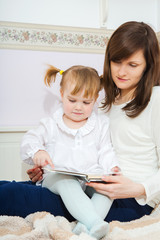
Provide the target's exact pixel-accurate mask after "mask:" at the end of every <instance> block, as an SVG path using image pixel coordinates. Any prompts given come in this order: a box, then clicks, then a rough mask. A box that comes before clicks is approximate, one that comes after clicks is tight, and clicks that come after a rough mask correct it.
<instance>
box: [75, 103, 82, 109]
mask: <svg viewBox="0 0 160 240" xmlns="http://www.w3.org/2000/svg"><path fill="white" fill-rule="evenodd" d="M81 108H82V104H81V103H79V102H77V103H76V109H78V110H80V109H81Z"/></svg>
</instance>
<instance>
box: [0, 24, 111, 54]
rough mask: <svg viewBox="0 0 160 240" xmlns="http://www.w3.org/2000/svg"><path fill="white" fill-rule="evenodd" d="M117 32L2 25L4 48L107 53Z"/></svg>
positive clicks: (47, 26) (0, 30) (0, 27)
mask: <svg viewBox="0 0 160 240" xmlns="http://www.w3.org/2000/svg"><path fill="white" fill-rule="evenodd" d="M112 33H113V30H106V29H94V28H77V27H76V28H75V27H62V26H52V25H39V24H27V23H15V22H0V48H5V49H26V50H39V51H67V52H68V51H69V52H86V53H88V52H89V53H104V51H105V47H106V44H107V42H108V39H109V37H110V36H111V34H112Z"/></svg>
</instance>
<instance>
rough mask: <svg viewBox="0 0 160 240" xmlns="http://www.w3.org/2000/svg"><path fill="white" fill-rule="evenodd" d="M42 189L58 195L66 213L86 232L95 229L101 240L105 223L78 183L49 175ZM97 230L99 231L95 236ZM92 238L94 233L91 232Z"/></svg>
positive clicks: (59, 175) (75, 180)
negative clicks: (81, 225)
mask: <svg viewBox="0 0 160 240" xmlns="http://www.w3.org/2000/svg"><path fill="white" fill-rule="evenodd" d="M43 187H47V188H49V189H50V190H51V191H52V192H54V193H58V194H60V196H61V198H62V200H63V202H64V204H65V206H66V207H67V209H68V211H69V212H70V213H71V214H72V216H74V218H76V219H77V220H78V221H79V222H81V223H83V224H84V225H85V226H86V227H87V229H88V230H90V229H91V230H92V229H93V228H95V227H96V235H95V236H96V237H97V238H101V237H103V236H104V235H105V234H106V233H107V223H106V222H104V221H103V220H102V218H101V217H100V216H99V215H98V214H97V213H96V211H95V208H94V206H93V203H92V202H91V200H90V198H89V197H88V196H87V195H86V194H85V193H84V191H83V190H82V188H81V186H80V183H79V181H78V180H77V179H76V178H75V177H72V176H67V175H62V174H56V173H55V174H49V175H48V176H47V177H46V178H45V179H44V182H43ZM97 228H98V230H99V229H100V231H99V232H98V235H97ZM91 234H92V236H94V232H93V231H92V233H91Z"/></svg>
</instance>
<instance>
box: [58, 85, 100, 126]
mask: <svg viewBox="0 0 160 240" xmlns="http://www.w3.org/2000/svg"><path fill="white" fill-rule="evenodd" d="M73 89H74V85H73V84H66V85H65V89H64V90H62V89H61V98H62V103H63V110H64V114H65V115H66V117H67V118H69V119H70V120H72V121H74V122H81V121H84V120H86V119H87V118H88V117H89V116H90V115H91V113H92V110H93V107H94V103H95V100H96V99H95V98H90V97H89V98H84V96H83V95H84V90H82V91H81V92H79V93H77V94H76V95H72V94H71V92H72V90H73Z"/></svg>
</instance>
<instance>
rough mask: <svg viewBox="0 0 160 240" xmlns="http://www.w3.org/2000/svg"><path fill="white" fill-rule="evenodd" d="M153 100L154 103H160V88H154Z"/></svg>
mask: <svg viewBox="0 0 160 240" xmlns="http://www.w3.org/2000/svg"><path fill="white" fill-rule="evenodd" d="M151 99H152V100H153V101H160V86H155V87H153V90H152V95H151Z"/></svg>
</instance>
